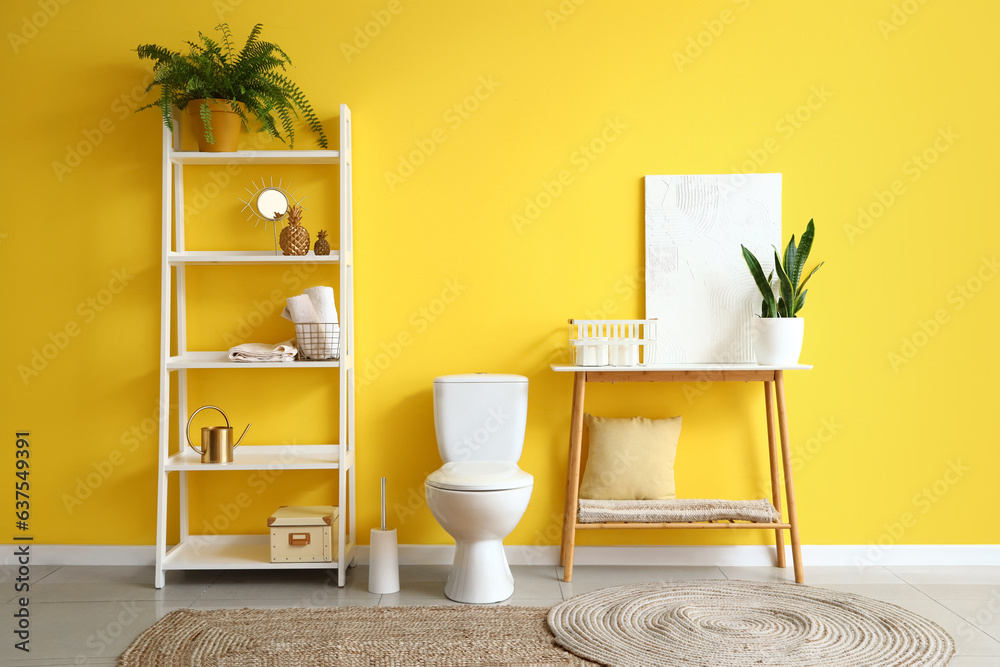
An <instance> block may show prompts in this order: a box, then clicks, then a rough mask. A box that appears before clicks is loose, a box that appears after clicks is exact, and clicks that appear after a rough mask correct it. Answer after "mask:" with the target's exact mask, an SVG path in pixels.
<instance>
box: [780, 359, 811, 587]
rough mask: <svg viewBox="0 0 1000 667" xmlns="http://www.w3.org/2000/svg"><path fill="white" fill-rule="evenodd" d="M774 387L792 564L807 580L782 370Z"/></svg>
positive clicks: (798, 580)
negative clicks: (803, 569) (803, 567)
mask: <svg viewBox="0 0 1000 667" xmlns="http://www.w3.org/2000/svg"><path fill="white" fill-rule="evenodd" d="M774 388H775V394H776V396H777V399H778V429H779V431H780V433H781V462H782V465H783V467H784V473H785V497H787V498H788V523H789V525H790V526H791V533H792V564H793V565H794V567H795V583H798V584H801V583H804V582H805V577H804V576H803V574H802V553H801V546H800V543H799V520H798V515H797V514H796V512H795V485H794V484H793V482H792V450H791V446H790V445H789V442H788V415H787V414H786V412H785V377H784V373H783V372H782V371H775V373H774Z"/></svg>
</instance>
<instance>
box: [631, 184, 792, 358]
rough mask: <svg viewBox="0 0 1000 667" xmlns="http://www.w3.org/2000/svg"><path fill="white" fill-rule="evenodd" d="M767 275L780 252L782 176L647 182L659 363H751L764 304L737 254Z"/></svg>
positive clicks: (650, 291)
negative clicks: (754, 328) (754, 329)
mask: <svg viewBox="0 0 1000 667" xmlns="http://www.w3.org/2000/svg"><path fill="white" fill-rule="evenodd" d="M741 243H742V244H743V245H745V246H746V247H747V248H749V249H750V250H751V251H753V253H754V255H756V256H757V258H758V259H759V260H760V263H761V266H762V267H763V269H764V273H765V274H766V273H770V271H771V269H772V268H773V267H774V250H773V247H777V248H778V249H779V252H780V250H781V174H722V175H696V176H646V317H647V318H656V319H657V320H658V322H657V335H656V338H657V341H656V361H655V363H658V364H669V363H749V362H753V361H754V356H753V348H752V346H751V342H750V321H751V318H752V317H754V316H756V315H759V314H760V306H761V296H760V293H759V292H758V291H757V287H756V285H755V284H754V282H753V278H752V277H751V276H750V272H749V270H748V269H747V266H746V262H745V261H744V260H743V255H742V253H741V251H740V244H741Z"/></svg>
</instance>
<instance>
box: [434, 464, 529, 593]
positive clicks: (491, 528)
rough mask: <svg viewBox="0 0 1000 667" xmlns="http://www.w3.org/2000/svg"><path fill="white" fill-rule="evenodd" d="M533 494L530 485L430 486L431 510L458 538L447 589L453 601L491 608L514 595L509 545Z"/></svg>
mask: <svg viewBox="0 0 1000 667" xmlns="http://www.w3.org/2000/svg"><path fill="white" fill-rule="evenodd" d="M524 474H525V475H527V473H524ZM529 477H530V476H529ZM531 489H532V486H531V484H529V485H528V486H522V487H520V488H514V489H501V490H494V491H457V490H454V489H443V488H439V487H437V486H434V485H433V484H432V483H431V482H430V481H428V482H427V483H426V485H425V491H426V494H427V506H428V507H429V508H430V510H431V513H432V514H433V515H434V518H435V519H437V521H438V523H440V524H441V527H442V528H444V529H445V530H446V531H447V532H448V534H449V535H451V536H452V537H453V538H454V539H455V561H454V564H453V565H452V568H451V573H450V574H449V575H448V582H447V583H446V584H445V587H444V594H445V595H447V596H448V598H449V599H451V600H455V601H456V602H471V603H478V604H485V603H489V602H500V601H502V600H506V599H507V598H509V597H510V596H511V595H513V593H514V577H513V575H512V574H511V573H510V566H509V565H508V564H507V555H506V554H505V553H504V550H503V540H504V538H505V537H507V536H508V535H510V532H511V531H512V530H514V528H515V527H516V526H517V524H518V522H519V521H520V520H521V517H522V516H523V515H524V511H525V510H526V509H528V501H529V500H530V499H531Z"/></svg>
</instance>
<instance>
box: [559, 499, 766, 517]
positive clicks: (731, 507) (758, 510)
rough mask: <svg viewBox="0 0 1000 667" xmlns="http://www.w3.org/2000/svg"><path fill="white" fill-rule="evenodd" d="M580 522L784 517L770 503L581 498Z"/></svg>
mask: <svg viewBox="0 0 1000 667" xmlns="http://www.w3.org/2000/svg"><path fill="white" fill-rule="evenodd" d="M578 517H579V521H580V523H689V522H692V521H729V520H731V521H750V522H752V523H773V522H780V521H781V514H780V513H779V512H778V510H776V509H774V505H772V504H771V502H770V501H769V500H766V499H762V500H587V499H584V498H581V499H580V509H579V513H578Z"/></svg>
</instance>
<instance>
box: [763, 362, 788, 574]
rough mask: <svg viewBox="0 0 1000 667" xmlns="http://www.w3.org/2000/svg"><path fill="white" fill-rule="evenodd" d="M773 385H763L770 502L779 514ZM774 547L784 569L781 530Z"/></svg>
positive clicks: (779, 488) (783, 541)
mask: <svg viewBox="0 0 1000 667" xmlns="http://www.w3.org/2000/svg"><path fill="white" fill-rule="evenodd" d="M773 389H774V387H773V383H772V382H765V383H764V404H765V409H766V410H767V454H768V458H769V460H770V462H771V502H772V503H773V504H774V509H776V510H778V514H781V477H779V475H778V460H779V459H778V443H777V438H776V437H775V434H774V399H773V398H772V393H773ZM774 545H775V549H776V550H777V552H778V567H785V533H784V531H783V530H782V529H780V528H779V529H778V530H775V531H774Z"/></svg>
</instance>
